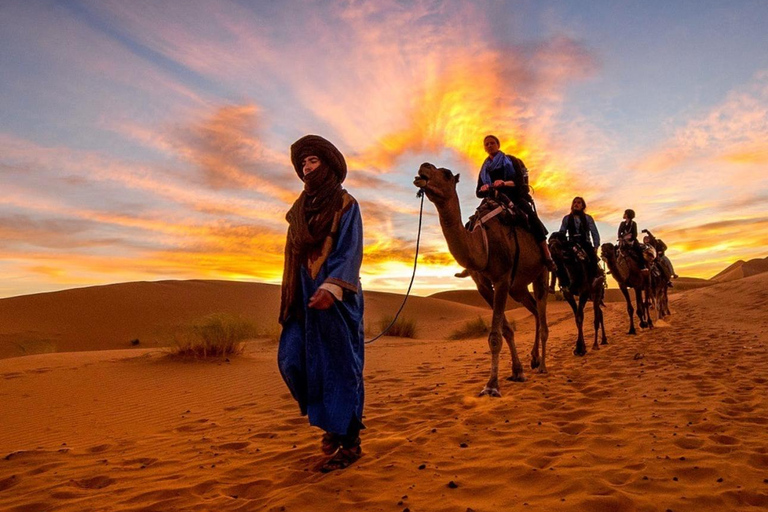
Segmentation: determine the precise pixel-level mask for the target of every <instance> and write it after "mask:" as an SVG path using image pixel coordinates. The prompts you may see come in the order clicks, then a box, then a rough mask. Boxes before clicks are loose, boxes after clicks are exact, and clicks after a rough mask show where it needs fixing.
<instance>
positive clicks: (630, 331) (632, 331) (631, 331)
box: [627, 329, 637, 334]
mask: <svg viewBox="0 0 768 512" xmlns="http://www.w3.org/2000/svg"><path fill="white" fill-rule="evenodd" d="M627 334H637V331H635V330H634V329H630V330H629V332H628V333H627Z"/></svg>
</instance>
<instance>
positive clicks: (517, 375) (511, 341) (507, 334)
mask: <svg viewBox="0 0 768 512" xmlns="http://www.w3.org/2000/svg"><path fill="white" fill-rule="evenodd" d="M501 327H502V333H503V334H504V339H505V340H506V342H507V346H508V347H509V352H510V354H512V375H510V376H509V377H507V380H510V381H513V382H525V375H523V363H521V362H520V357H519V356H518V355H517V347H516V346H515V331H514V330H513V329H512V326H511V325H509V322H507V318H506V315H505V317H504V324H503V325H502V326H501Z"/></svg>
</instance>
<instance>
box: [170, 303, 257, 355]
mask: <svg viewBox="0 0 768 512" xmlns="http://www.w3.org/2000/svg"><path fill="white" fill-rule="evenodd" d="M258 335H259V333H258V329H257V327H256V324H254V323H253V322H251V321H250V320H246V319H244V318H240V317H237V316H233V315H228V314H223V313H220V314H215V315H210V316H207V317H205V318H203V319H202V320H200V321H199V322H196V323H195V324H194V325H192V326H191V327H190V328H189V330H188V331H187V332H185V333H183V334H182V335H181V336H177V337H176V340H175V343H174V345H173V346H172V347H171V355H173V356H181V357H192V358H208V357H227V356H233V355H237V354H240V353H241V352H242V351H243V342H244V341H245V340H249V339H253V338H256V337H258Z"/></svg>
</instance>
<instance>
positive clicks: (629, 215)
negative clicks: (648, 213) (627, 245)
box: [624, 209, 635, 220]
mask: <svg viewBox="0 0 768 512" xmlns="http://www.w3.org/2000/svg"><path fill="white" fill-rule="evenodd" d="M634 218H635V210H629V209H627V210H624V220H632V219H634Z"/></svg>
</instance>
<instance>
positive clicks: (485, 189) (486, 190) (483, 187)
mask: <svg viewBox="0 0 768 512" xmlns="http://www.w3.org/2000/svg"><path fill="white" fill-rule="evenodd" d="M488 188H489V187H488V185H483V186H482V187H480V192H488Z"/></svg>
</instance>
